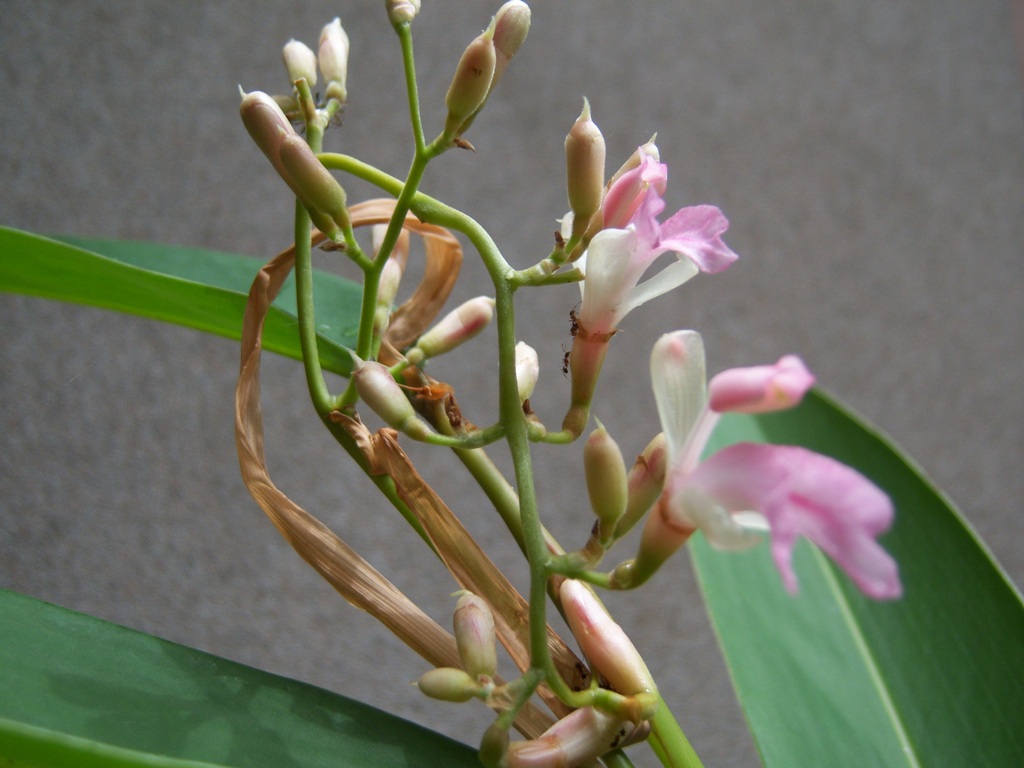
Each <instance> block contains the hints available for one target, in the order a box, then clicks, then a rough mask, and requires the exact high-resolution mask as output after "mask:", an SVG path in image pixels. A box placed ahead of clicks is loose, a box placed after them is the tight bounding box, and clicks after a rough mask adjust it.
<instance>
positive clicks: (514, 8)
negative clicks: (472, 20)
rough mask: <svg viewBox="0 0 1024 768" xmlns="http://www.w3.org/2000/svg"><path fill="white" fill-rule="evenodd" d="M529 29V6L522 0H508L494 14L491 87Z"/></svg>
mask: <svg viewBox="0 0 1024 768" xmlns="http://www.w3.org/2000/svg"><path fill="white" fill-rule="evenodd" d="M529 31H530V6H528V5H527V4H526V3H524V2H523V0H509V2H507V3H505V4H504V5H503V6H501V8H499V9H498V12H497V13H496V14H495V15H494V50H495V53H496V56H497V58H496V60H495V64H494V78H493V79H492V81H491V88H493V87H494V84H495V83H496V82H498V80H499V79H501V76H502V75H503V74H504V73H505V68H506V67H508V63H509V61H511V60H512V57H513V56H515V53H516V51H518V50H519V46H521V45H522V44H523V41H524V40H526V34H527V33H528V32H529Z"/></svg>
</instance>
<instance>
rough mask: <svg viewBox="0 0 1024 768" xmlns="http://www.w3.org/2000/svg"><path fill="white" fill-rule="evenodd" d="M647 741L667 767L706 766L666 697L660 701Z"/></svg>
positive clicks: (689, 767) (700, 767)
mask: <svg viewBox="0 0 1024 768" xmlns="http://www.w3.org/2000/svg"><path fill="white" fill-rule="evenodd" d="M647 741H648V743H649V744H650V745H651V749H653V750H654V753H655V754H656V755H657V756H658V759H659V760H661V764H662V765H664V766H666V768H704V764H703V763H701V761H700V758H699V757H697V753H696V752H695V751H694V750H693V747H692V746H691V745H690V741H689V739H687V738H686V734H684V733H683V729H682V728H681V727H680V726H679V721H678V720H676V718H675V716H674V715H673V714H672V711H671V710H670V709H669V708H668V704H666V703H665V700H664V699H661V700H660V701H659V702H658V709H657V711H656V712H655V713H654V718H653V719H652V720H651V735H650V736H649V737H648V738H647Z"/></svg>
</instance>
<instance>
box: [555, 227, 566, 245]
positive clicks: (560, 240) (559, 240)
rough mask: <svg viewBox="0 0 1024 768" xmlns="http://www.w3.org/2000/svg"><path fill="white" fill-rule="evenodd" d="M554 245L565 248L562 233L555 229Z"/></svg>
mask: <svg viewBox="0 0 1024 768" xmlns="http://www.w3.org/2000/svg"><path fill="white" fill-rule="evenodd" d="M555 247H556V248H565V238H564V237H562V233H561V232H559V231H558V230H557V229H556V230H555Z"/></svg>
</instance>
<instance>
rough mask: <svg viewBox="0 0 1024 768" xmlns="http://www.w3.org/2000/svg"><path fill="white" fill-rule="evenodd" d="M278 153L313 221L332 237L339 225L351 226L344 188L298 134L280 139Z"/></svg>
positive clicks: (294, 188)
mask: <svg viewBox="0 0 1024 768" xmlns="http://www.w3.org/2000/svg"><path fill="white" fill-rule="evenodd" d="M279 153H280V156H281V163H282V164H283V165H284V168H285V170H286V171H287V172H288V176H289V177H290V178H291V181H292V188H293V190H294V191H295V194H296V196H297V197H298V198H299V199H300V200H301V201H302V204H303V205H305V206H306V208H307V209H309V212H310V215H311V216H312V217H313V223H314V224H316V225H317V226H318V227H319V228H320V229H321V230H322V231H323V232H324V234H326V235H328V236H330V237H331V238H332V239H334V237H335V236H336V235H337V233H338V231H339V230H340V229H344V228H348V227H349V226H350V221H349V216H348V207H347V206H346V200H345V190H343V189H342V188H341V185H340V184H339V183H338V181H337V179H335V178H334V176H332V175H331V172H330V171H328V170H327V169H326V168H324V164H323V163H321V162H320V161H319V160H318V159H317V156H316V155H315V154H313V150H312V149H310V146H309V144H307V143H306V142H305V141H304V140H303V139H301V138H300V137H299V136H298V135H297V134H292V135H290V136H285V137H284V139H282V141H281V146H280V149H279ZM317 214H320V215H319V216H317ZM325 217H326V219H327V221H324V218H325ZM325 226H326V227H327V228H326V229H325Z"/></svg>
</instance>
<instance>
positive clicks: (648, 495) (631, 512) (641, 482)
mask: <svg viewBox="0 0 1024 768" xmlns="http://www.w3.org/2000/svg"><path fill="white" fill-rule="evenodd" d="M666 457H667V450H666V440H665V435H664V433H659V434H658V435H656V436H655V438H654V439H653V440H651V442H649V443H648V444H647V447H646V448H644V451H643V453H641V454H640V455H639V456H637V457H636V461H635V462H634V463H633V467H632V468H631V469H630V470H629V476H628V478H627V486H628V488H629V490H628V500H627V502H626V512H625V514H624V515H623V516H622V519H620V520H619V522H618V524H617V525H616V526H615V538H622V537H623V536H625V535H626V534H627V533H629V531H630V530H632V528H633V526H634V525H636V524H637V523H638V522H639V521H640V519H641V518H642V517H643V516H644V515H645V514H647V510H649V509H650V508H651V507H652V506H653V505H654V502H656V501H657V500H658V496H660V495H661V490H662V487H663V486H664V485H665V464H666Z"/></svg>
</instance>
